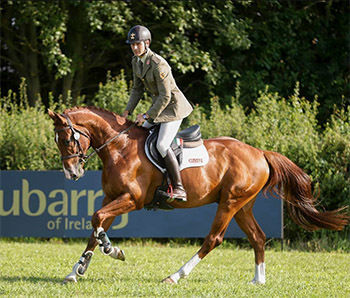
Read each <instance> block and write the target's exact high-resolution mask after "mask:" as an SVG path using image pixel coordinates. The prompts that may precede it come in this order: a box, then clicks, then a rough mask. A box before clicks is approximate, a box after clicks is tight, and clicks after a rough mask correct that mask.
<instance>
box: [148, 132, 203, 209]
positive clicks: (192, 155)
mask: <svg viewBox="0 0 350 298" xmlns="http://www.w3.org/2000/svg"><path fill="white" fill-rule="evenodd" d="M159 128H160V125H156V126H155V127H154V128H152V129H151V130H150V134H149V136H148V137H147V139H146V142H145V153H146V156H147V157H148V159H149V160H150V161H151V162H152V163H153V165H155V166H156V167H157V168H158V169H159V170H160V171H161V172H162V173H163V174H164V179H163V183H162V185H160V186H159V187H158V188H157V189H156V191H155V194H154V198H153V201H152V202H151V203H150V204H148V205H145V208H146V209H147V210H157V209H162V210H172V209H174V208H173V207H171V206H170V205H169V204H168V201H167V200H168V197H164V196H163V195H162V192H163V193H164V192H167V191H168V188H169V184H170V183H169V181H170V180H169V178H168V175H167V171H166V167H165V163H164V160H163V158H162V156H161V155H160V153H159V152H158V149H157V140H158V133H159ZM170 150H173V151H174V153H175V156H176V159H177V161H178V163H179V167H180V171H181V170H183V169H186V168H189V167H199V166H204V165H206V164H207V163H208V161H209V155H208V151H207V149H206V148H205V146H204V144H203V140H202V134H201V131H200V126H199V125H193V126H191V127H188V128H186V129H184V130H182V131H180V132H178V133H177V134H176V137H175V138H174V140H173V142H172V143H171V146H170Z"/></svg>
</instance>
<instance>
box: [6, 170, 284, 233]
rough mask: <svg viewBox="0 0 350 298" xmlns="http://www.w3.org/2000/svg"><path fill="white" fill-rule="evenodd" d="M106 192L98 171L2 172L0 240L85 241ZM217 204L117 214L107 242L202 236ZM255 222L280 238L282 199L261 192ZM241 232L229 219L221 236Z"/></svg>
mask: <svg viewBox="0 0 350 298" xmlns="http://www.w3.org/2000/svg"><path fill="white" fill-rule="evenodd" d="M103 197H104V194H103V191H102V188H101V172H100V171H87V172H86V173H85V176H84V177H82V178H81V179H79V180H78V181H72V180H67V179H66V178H65V177H64V174H63V172H62V171H0V237H63V238H85V237H89V236H90V235H91V232H92V225H91V222H90V220H91V216H92V215H93V213H94V212H95V211H96V210H98V209H99V208H100V207H101V204H102V200H103ZM216 209H217V204H216V203H214V204H210V205H206V206H202V207H198V208H192V209H175V210H173V211H162V210H158V211H147V210H145V209H143V210H139V211H133V212H130V213H128V214H123V215H121V216H117V217H116V219H115V220H114V222H113V224H112V226H111V227H110V229H109V230H108V235H109V237H111V238H129V237H135V238H176V237H180V238H203V237H205V236H206V235H207V234H208V233H209V231H210V227H211V224H212V222H213V220H214V217H215V214H216ZM253 211H254V215H255V218H256V219H257V221H258V223H259V225H260V226H261V228H262V229H263V231H264V232H265V234H266V236H267V237H268V238H283V208H282V202H281V200H278V199H275V198H272V197H270V198H264V197H263V196H262V195H260V194H259V196H258V198H257V200H256V203H255V205H254V208H253ZM242 237H245V234H244V233H243V232H242V231H241V230H240V229H239V227H238V226H237V224H236V223H235V221H234V220H232V222H231V224H230V226H229V228H228V229H227V232H226V234H225V238H242Z"/></svg>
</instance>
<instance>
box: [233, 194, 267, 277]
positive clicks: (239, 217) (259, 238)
mask: <svg viewBox="0 0 350 298" xmlns="http://www.w3.org/2000/svg"><path fill="white" fill-rule="evenodd" d="M254 203H255V199H254V200H252V201H250V202H249V203H248V204H247V205H245V206H244V207H243V208H242V209H240V210H239V211H238V212H237V213H236V215H235V220H236V222H237V224H238V226H239V227H240V228H241V229H242V231H243V232H244V233H245V234H246V235H247V237H248V240H249V242H250V244H251V245H252V247H253V249H254V253H255V276H254V278H253V280H252V281H251V282H250V283H251V284H265V240H266V237H265V233H264V232H263V230H262V229H261V228H260V226H259V224H258V223H257V221H256V220H255V218H254V215H253V211H252V208H253V205H254Z"/></svg>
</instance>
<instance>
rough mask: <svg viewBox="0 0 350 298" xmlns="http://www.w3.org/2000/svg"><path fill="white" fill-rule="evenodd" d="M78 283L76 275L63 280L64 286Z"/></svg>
mask: <svg viewBox="0 0 350 298" xmlns="http://www.w3.org/2000/svg"><path fill="white" fill-rule="evenodd" d="M71 282H73V283H76V282H77V277H76V276H75V275H67V276H66V277H65V279H64V280H63V282H62V284H64V285H65V284H67V283H71Z"/></svg>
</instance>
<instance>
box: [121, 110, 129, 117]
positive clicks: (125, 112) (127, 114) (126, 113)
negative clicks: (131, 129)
mask: <svg viewBox="0 0 350 298" xmlns="http://www.w3.org/2000/svg"><path fill="white" fill-rule="evenodd" d="M128 116H129V111H128V110H125V111H124V113H123V115H122V117H124V118H126V117H128Z"/></svg>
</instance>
